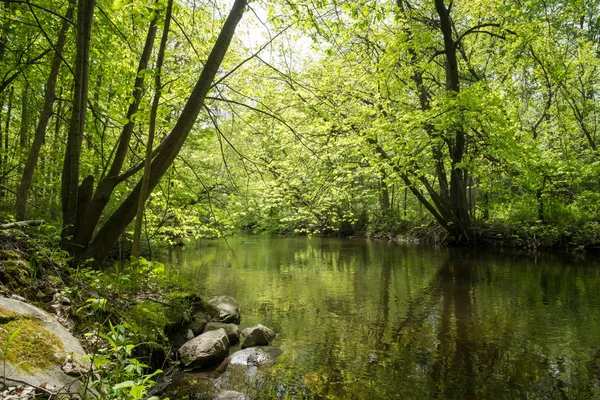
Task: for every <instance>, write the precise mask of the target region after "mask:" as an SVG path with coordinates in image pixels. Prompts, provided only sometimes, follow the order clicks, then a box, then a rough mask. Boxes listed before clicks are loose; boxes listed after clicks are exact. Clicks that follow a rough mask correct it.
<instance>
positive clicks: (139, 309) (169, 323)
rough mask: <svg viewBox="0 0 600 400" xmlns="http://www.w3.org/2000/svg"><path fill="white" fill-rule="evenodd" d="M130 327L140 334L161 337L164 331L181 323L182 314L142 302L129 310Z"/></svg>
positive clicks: (167, 307)
mask: <svg viewBox="0 0 600 400" xmlns="http://www.w3.org/2000/svg"><path fill="white" fill-rule="evenodd" d="M129 316H130V317H131V318H130V319H131V322H132V325H134V326H135V327H136V328H137V330H138V332H139V333H141V334H145V335H149V336H155V335H156V334H159V335H162V334H163V333H164V332H165V330H168V329H169V328H171V327H173V326H174V325H177V324H179V323H181V321H182V318H183V317H182V314H181V313H180V312H179V311H178V310H177V309H176V308H175V307H169V306H166V305H163V304H161V303H157V302H153V301H143V302H141V303H138V304H136V305H135V306H133V307H131V309H130V310H129Z"/></svg>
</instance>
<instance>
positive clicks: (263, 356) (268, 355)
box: [229, 347, 283, 367]
mask: <svg viewBox="0 0 600 400" xmlns="http://www.w3.org/2000/svg"><path fill="white" fill-rule="evenodd" d="M281 353H283V351H282V350H281V349H280V348H277V347H252V348H249V349H244V350H240V351H236V352H235V353H233V354H232V355H231V357H230V358H229V364H230V365H246V366H247V365H255V366H257V367H258V366H260V365H264V364H267V363H270V362H271V361H275V359H276V358H277V357H279V356H280V355H281Z"/></svg>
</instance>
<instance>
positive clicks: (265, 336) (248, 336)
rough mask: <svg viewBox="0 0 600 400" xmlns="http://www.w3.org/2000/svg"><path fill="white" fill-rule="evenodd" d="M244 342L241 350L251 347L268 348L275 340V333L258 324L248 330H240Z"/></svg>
mask: <svg viewBox="0 0 600 400" xmlns="http://www.w3.org/2000/svg"><path fill="white" fill-rule="evenodd" d="M242 336H243V337H244V342H243V343H242V349H245V348H246V347H253V346H268V345H269V343H271V341H273V339H275V332H273V331H272V330H271V329H269V328H267V327H266V326H264V325H261V324H258V325H255V326H252V327H250V328H244V329H242Z"/></svg>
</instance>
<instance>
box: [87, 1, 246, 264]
mask: <svg viewBox="0 0 600 400" xmlns="http://www.w3.org/2000/svg"><path fill="white" fill-rule="evenodd" d="M246 3H247V0H235V2H234V4H233V6H232V8H231V11H230V12H229V15H228V17H227V20H226V21H225V24H224V25H223V28H222V29H221V32H220V34H219V37H218V38H217V41H216V42H215V44H214V46H213V49H212V51H211V52H210V55H209V56H208V59H207V60H206V63H205V65H204V69H203V70H202V73H201V74H200V77H199V78H198V81H197V82H196V85H195V86H194V89H193V91H192V94H191V95H190V97H189V99H188V101H187V103H186V105H185V107H184V109H183V111H182V113H181V115H180V116H179V119H178V120H177V122H176V123H175V126H174V127H173V129H172V130H171V133H169V135H168V136H167V137H166V138H165V140H164V142H163V144H162V145H161V148H160V151H158V152H157V154H156V157H155V158H154V160H153V161H152V164H151V168H150V177H149V180H148V193H146V196H144V197H147V196H148V194H149V193H151V192H152V190H154V187H156V185H157V184H158V182H159V181H160V179H161V178H162V176H163V175H164V174H165V172H166V171H167V170H168V168H169V167H170V166H171V165H172V164H173V161H174V160H175V158H176V157H177V154H179V151H180V150H181V147H182V146H183V144H184V142H185V140H186V139H187V137H188V135H189V133H190V131H191V130H192V128H193V126H194V124H195V122H196V118H197V117H198V114H199V113H200V110H201V109H202V107H203V105H204V100H205V99H206V95H207V94H208V91H209V90H210V88H211V86H212V82H213V79H214V77H215V75H216V74H217V71H218V70H219V67H220V65H221V62H222V61H223V58H224V57H225V53H226V52H227V49H228V47H229V44H230V43H231V40H232V38H233V35H234V33H235V29H236V27H237V24H238V23H239V21H240V20H241V18H242V16H243V15H244V9H245V7H246ZM141 188H142V182H141V181H140V182H138V184H137V185H136V187H135V188H134V189H133V191H132V192H131V194H130V195H129V196H128V197H127V198H126V199H125V200H124V201H123V203H121V205H120V206H119V208H118V209H117V210H116V211H115V212H114V213H113V214H112V215H111V216H110V218H109V219H108V221H106V223H105V224H104V225H103V226H102V228H100V230H99V231H98V233H97V234H96V236H95V237H94V239H93V240H92V242H91V243H90V244H89V246H88V247H87V249H86V250H85V251H84V252H83V254H81V255H80V256H79V258H80V259H83V260H87V259H90V258H92V259H95V260H99V259H102V257H103V256H104V255H105V254H106V252H107V250H108V249H109V248H110V247H111V246H112V245H113V244H114V243H115V242H116V241H117V239H118V237H119V236H120V235H121V233H123V232H124V231H125V229H126V228H127V225H129V224H130V223H131V221H133V219H134V218H135V215H136V211H137V205H138V203H139V201H140V200H139V197H140V192H141Z"/></svg>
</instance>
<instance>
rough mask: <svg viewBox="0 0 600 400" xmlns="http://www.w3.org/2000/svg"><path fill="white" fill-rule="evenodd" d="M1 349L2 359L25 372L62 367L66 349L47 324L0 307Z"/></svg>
mask: <svg viewBox="0 0 600 400" xmlns="http://www.w3.org/2000/svg"><path fill="white" fill-rule="evenodd" d="M0 317H1V318H2V322H1V323H0V349H1V350H2V353H0V356H2V359H3V360H4V359H5V360H6V361H7V362H8V363H9V364H11V365H12V366H13V367H15V368H19V369H21V370H23V371H26V372H31V371H34V370H40V369H45V368H48V367H50V366H53V365H56V366H61V365H62V363H63V361H64V359H63V356H64V346H63V343H62V341H61V340H60V338H59V337H58V336H56V335H55V334H54V333H52V332H50V331H48V330H47V329H46V327H45V326H44V323H43V322H42V321H40V320H39V319H37V318H35V317H33V316H24V315H20V314H17V313H14V312H12V311H10V310H7V309H5V308H2V307H0Z"/></svg>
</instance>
